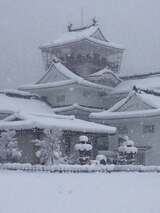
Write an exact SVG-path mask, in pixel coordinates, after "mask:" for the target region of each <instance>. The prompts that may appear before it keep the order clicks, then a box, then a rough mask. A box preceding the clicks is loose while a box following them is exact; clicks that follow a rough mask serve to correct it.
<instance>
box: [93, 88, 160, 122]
mask: <svg viewBox="0 0 160 213" xmlns="http://www.w3.org/2000/svg"><path fill="white" fill-rule="evenodd" d="M133 96H135V97H136V98H138V100H139V101H142V102H143V103H145V104H147V105H148V106H150V108H149V109H144V110H137V109H135V110H132V111H118V110H119V109H120V108H121V107H122V106H124V105H125V104H126V103H127V102H128V101H129V100H130V99H131V98H132V97H133ZM155 115H160V96H157V95H153V94H147V93H145V92H142V91H141V92H134V91H132V92H130V94H129V95H128V96H127V97H126V98H124V99H122V100H121V101H119V102H118V103H116V104H115V105H114V106H113V107H111V108H110V109H109V110H107V111H103V112H98V113H91V114H90V117H91V118H97V119H114V118H132V117H145V116H155Z"/></svg>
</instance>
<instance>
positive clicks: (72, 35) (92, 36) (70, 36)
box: [40, 25, 124, 49]
mask: <svg viewBox="0 0 160 213" xmlns="http://www.w3.org/2000/svg"><path fill="white" fill-rule="evenodd" d="M96 34H99V35H100V36H99V38H98V37H97V36H96ZM83 39H87V40H89V41H91V42H95V43H98V44H101V45H104V46H107V47H113V48H117V49H124V48H123V47H122V46H120V45H117V44H114V43H112V42H109V41H108V40H107V39H106V38H105V36H104V35H103V33H102V32H101V30H100V28H99V26H98V25H91V26H89V27H86V28H82V29H79V30H74V31H68V32H66V33H64V34H63V35H62V36H61V37H60V38H59V39H57V40H55V41H54V42H53V43H51V44H47V45H43V46H41V47H40V48H41V49H45V48H50V47H54V46H59V45H65V44H68V43H74V42H77V41H81V40H83Z"/></svg>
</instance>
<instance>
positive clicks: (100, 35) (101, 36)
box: [90, 29, 106, 41]
mask: <svg viewBox="0 0 160 213" xmlns="http://www.w3.org/2000/svg"><path fill="white" fill-rule="evenodd" d="M90 37H92V38H96V39H98V40H101V41H106V39H105V37H104V35H103V34H102V32H101V31H100V29H98V30H97V31H96V32H95V33H93V35H91V36H90Z"/></svg>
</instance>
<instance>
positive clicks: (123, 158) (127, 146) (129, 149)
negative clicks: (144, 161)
mask: <svg viewBox="0 0 160 213" xmlns="http://www.w3.org/2000/svg"><path fill="white" fill-rule="evenodd" d="M123 140H124V141H123V142H122V143H121V144H120V146H119V147H118V153H119V163H120V164H133V163H134V162H135V157H136V154H137V152H138V149H137V148H136V147H135V144H134V141H132V140H130V139H129V138H128V136H124V137H123Z"/></svg>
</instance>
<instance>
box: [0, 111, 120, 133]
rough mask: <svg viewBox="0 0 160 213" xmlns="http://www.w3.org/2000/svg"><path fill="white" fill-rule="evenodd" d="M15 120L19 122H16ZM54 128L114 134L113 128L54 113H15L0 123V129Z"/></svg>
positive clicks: (114, 129)
mask: <svg viewBox="0 0 160 213" xmlns="http://www.w3.org/2000/svg"><path fill="white" fill-rule="evenodd" d="M15 119H20V120H18V121H17V120H15ZM54 127H56V128H60V129H62V130H66V131H76V132H83V133H87V132H88V133H101V134H102V133H103V134H114V133H115V132H116V128H115V127H111V126H106V125H101V124H97V123H93V122H89V121H84V120H80V119H76V118H75V117H74V116H63V115H55V114H54V113H53V114H38V113H29V114H28V113H16V114H14V115H13V116H10V117H8V118H7V119H5V120H3V121H0V129H6V128H8V129H16V130H19V129H33V128H40V129H52V128H54Z"/></svg>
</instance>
